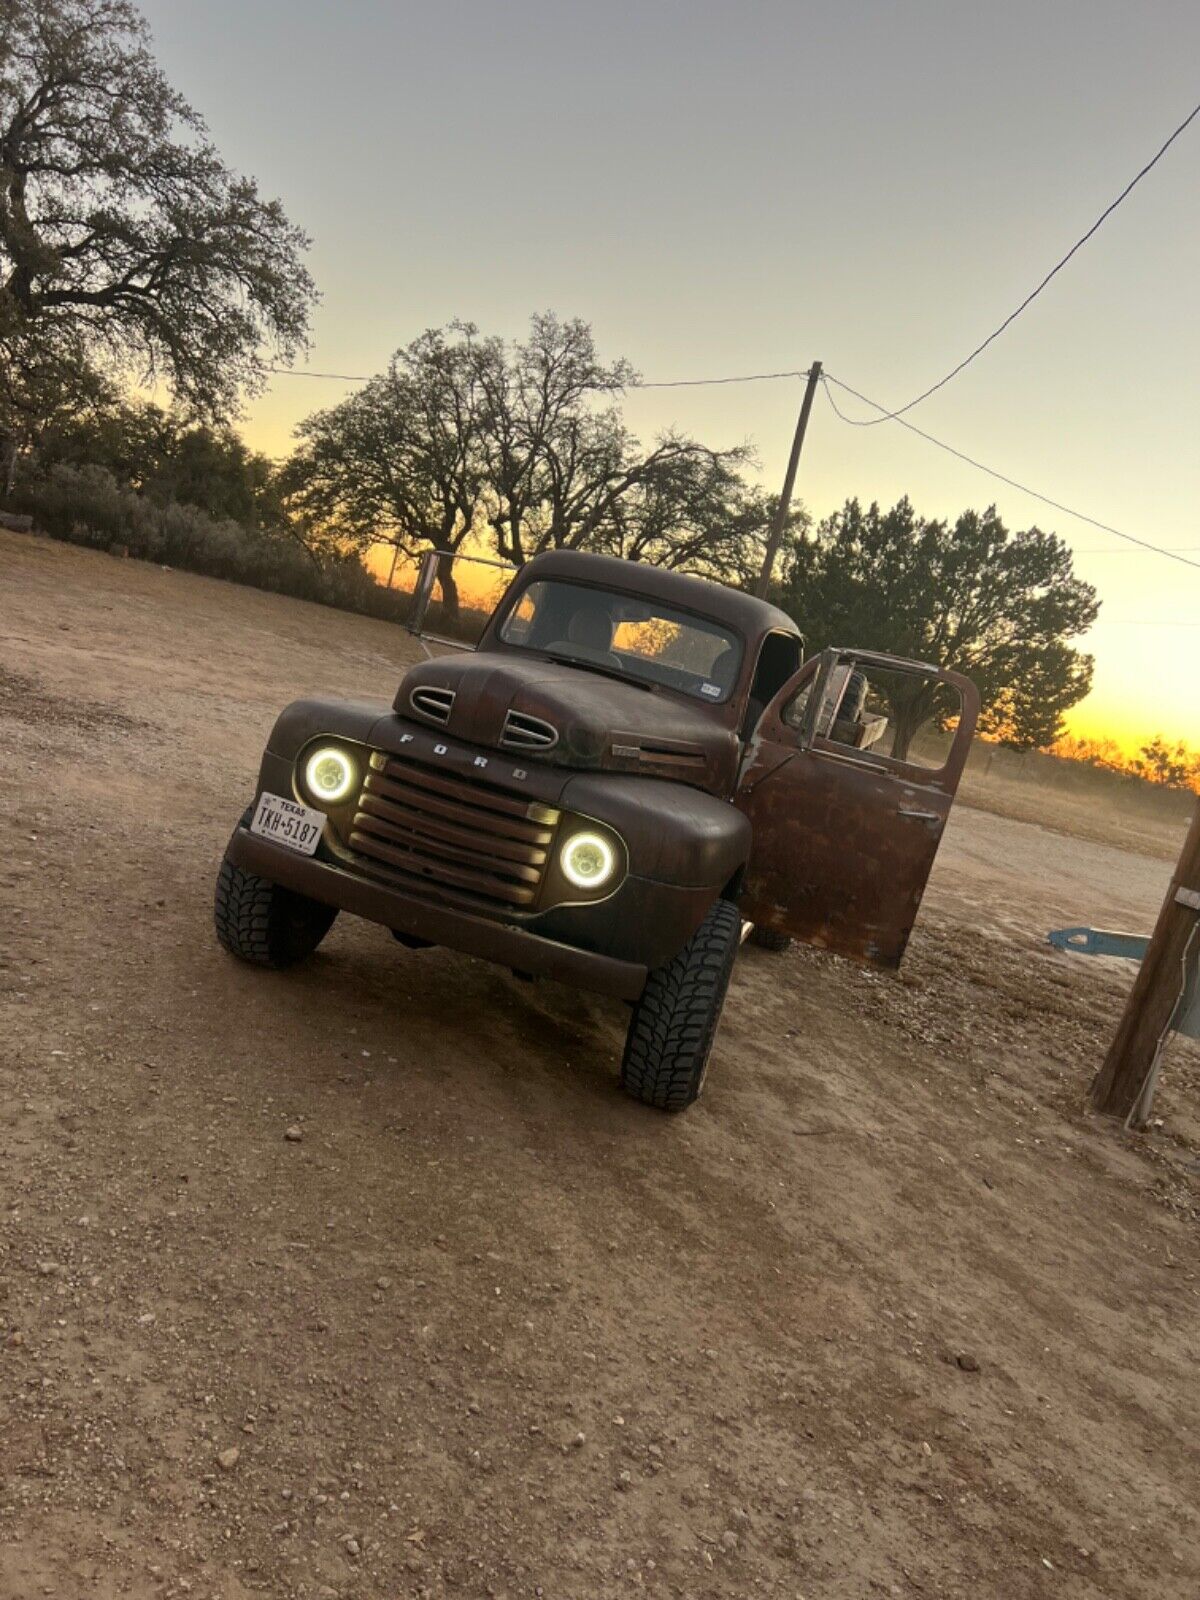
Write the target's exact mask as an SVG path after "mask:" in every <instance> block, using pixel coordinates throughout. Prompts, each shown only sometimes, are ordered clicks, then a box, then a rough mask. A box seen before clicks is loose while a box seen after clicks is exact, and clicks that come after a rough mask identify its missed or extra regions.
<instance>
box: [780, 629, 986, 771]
mask: <svg viewBox="0 0 1200 1600" xmlns="http://www.w3.org/2000/svg"><path fill="white" fill-rule="evenodd" d="M843 665H849V666H850V668H851V670H853V668H854V666H855V665H858V666H862V667H864V668H866V669H867V670H868V671H869V669H870V668H871V667H872V666H874V667H876V668H877V669H879V670H880V671H886V672H901V673H910V674H912V675H913V676H914V677H922V678H929V679H930V680H932V681H934V682H936V683H944V684H946V685H948V686H949V687H951V688H953V689H955V690H956V691H957V692H958V694H959V697H960V700H961V705H962V709H961V711H960V713H959V719H958V726H957V728H956V729H955V730H954V738H953V741H952V742H951V745H950V750H949V753H948V754H947V756H946V760H945V762H944V763H943V764H942V766H940V767H927V766H924V765H922V764H921V763H919V762H913V761H897V760H896V759H895V758H894V757H892V756H887V755H881V754H880V753H879V752H878V751H876V750H873V749H871V748H867V749H865V750H860V749H858V748H856V747H855V746H853V745H846V744H840V743H839V742H838V741H837V740H836V739H829V738H826V737H825V736H824V735H823V734H821V733H820V732H819V731H818V729H817V717H818V715H819V710H820V707H821V704H822V702H823V701H824V699H825V690H826V687H827V686H828V684H829V681H830V678H831V677H832V675H833V673H834V671H835V670H836V669H837V668H838V667H839V666H843ZM809 674H811V675H812V688H811V690H810V691H809V696H808V704H807V705H806V706H805V708H804V717H803V720H802V721H801V723H800V726H799V727H798V728H797V727H796V726H795V725H794V724H793V723H790V722H785V721H784V718H783V711H784V708H785V706H787V705H788V704H789V702H790V701H791V700H794V699H795V697H796V695H797V694H798V693H799V691H800V690H801V689H802V688H803V687H804V679H805V677H806V675H809ZM843 692H844V691H843ZM978 720H979V691H978V689H976V687H975V685H974V684H973V683H972V682H971V680H970V679H969V678H964V677H963V675H962V674H961V673H959V672H951V671H949V670H947V669H944V668H940V667H935V666H933V665H932V664H931V663H930V662H927V661H909V660H906V659H904V658H903V657H901V656H889V655H884V654H883V653H882V652H879V651H873V650H847V649H841V648H838V647H837V646H834V647H831V648H830V649H828V650H822V651H821V653H820V655H817V656H813V657H812V658H811V659H810V660H809V661H807V662H806V663H805V665H804V666H803V667H801V669H800V670H799V672H797V673H796V675H795V677H794V678H792V679H791V680H790V681H789V682H788V683H786V684H785V685H784V686H783V688H782V689H781V690H780V692H779V693H778V694H777V695H776V697H775V699H774V700H773V701H772V702H771V703H770V704H769V705H768V706H767V708H766V710H765V711H764V712H763V714H762V717H761V718H760V719H759V730H760V733H761V735H762V737H763V738H766V739H771V740H773V741H775V742H776V743H779V744H783V745H788V746H790V747H791V748H793V749H795V750H808V751H811V752H812V754H814V755H819V756H825V757H828V758H829V759H830V760H834V761H848V762H850V763H852V764H853V765H855V766H864V767H873V768H875V769H876V770H877V771H879V772H884V773H889V774H891V775H892V776H893V777H896V778H901V779H904V780H906V781H907V782H909V783H914V784H919V785H922V786H930V787H933V788H937V789H941V790H944V791H945V792H946V793H947V794H951V795H952V794H953V793H954V792H955V790H956V789H957V788H958V783H959V779H960V778H961V777H962V773H963V768H964V767H965V766H966V764H967V758H968V756H969V755H970V753H971V741H972V739H973V738H974V735H975V727H976V724H977V722H978Z"/></svg>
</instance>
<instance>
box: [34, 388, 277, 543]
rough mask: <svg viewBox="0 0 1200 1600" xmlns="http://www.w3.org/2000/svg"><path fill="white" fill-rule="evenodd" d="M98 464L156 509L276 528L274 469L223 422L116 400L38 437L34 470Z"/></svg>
mask: <svg viewBox="0 0 1200 1600" xmlns="http://www.w3.org/2000/svg"><path fill="white" fill-rule="evenodd" d="M59 465H66V466H88V465H91V466H98V467H103V468H104V469H105V470H106V471H108V472H109V473H111V474H112V476H113V478H114V479H115V480H116V482H117V483H118V484H121V485H123V486H127V487H129V488H131V489H135V490H137V491H138V493H140V494H144V495H147V496H148V497H149V498H151V499H153V500H155V501H157V502H158V503H159V504H167V503H168V502H170V501H178V502H180V503H182V504H184V505H192V506H198V507H199V508H200V509H201V510H203V511H207V512H208V513H209V514H210V515H211V516H214V517H217V518H222V519H226V520H231V521H234V522H241V523H244V524H247V525H249V526H254V527H260V528H278V527H279V526H280V523H281V521H282V506H281V502H280V495H279V491H278V487H277V482H276V472H275V468H274V464H273V463H272V462H271V461H269V460H268V459H267V458H266V457H265V456H262V455H259V454H257V453H256V452H254V451H252V450H250V449H249V447H248V446H247V445H246V444H245V443H244V441H243V440H242V439H240V438H239V437H238V435H237V434H236V433H235V432H234V431H233V430H232V428H229V427H227V426H224V425H220V424H217V425H214V424H210V423H206V422H197V421H193V420H191V419H189V418H187V417H185V416H182V415H181V414H180V413H179V412H177V411H164V410H163V409H162V407H160V406H156V405H151V404H149V403H145V402H143V403H138V404H128V403H125V402H122V401H119V400H116V399H114V398H112V397H111V396H109V397H106V398H105V400H103V401H101V402H100V403H98V404H95V405H93V406H91V407H88V408H86V409H83V410H75V411H72V412H70V413H69V414H67V415H64V416H59V417H55V418H52V419H51V420H50V421H49V422H48V423H47V424H46V425H44V426H43V427H42V428H41V430H40V432H39V436H38V441H37V447H36V458H35V467H36V471H37V472H38V473H39V474H45V473H47V472H49V471H51V470H53V468H54V467H56V466H59Z"/></svg>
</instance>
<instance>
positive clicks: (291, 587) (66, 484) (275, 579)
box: [14, 465, 411, 622]
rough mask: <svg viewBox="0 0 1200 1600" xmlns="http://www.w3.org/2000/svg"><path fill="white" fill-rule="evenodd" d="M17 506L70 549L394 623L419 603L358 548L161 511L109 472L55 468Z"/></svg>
mask: <svg viewBox="0 0 1200 1600" xmlns="http://www.w3.org/2000/svg"><path fill="white" fill-rule="evenodd" d="M14 504H15V506H16V508H17V509H18V510H21V511H25V512H28V513H29V514H30V515H32V517H33V519H34V523H35V525H36V526H37V527H38V528H40V529H41V530H42V532H44V533H48V534H49V535H50V536H51V538H54V539H63V540H66V541H68V542H69V543H71V544H81V545H87V546H89V547H91V548H92V549H96V550H112V549H114V548H122V547H123V548H124V549H125V550H127V551H128V553H129V554H130V555H131V556H136V557H138V558H139V559H140V560H143V561H155V562H158V563H160V564H161V565H163V566H169V567H181V568H184V569H186V570H187V571H188V572H200V573H204V574H205V575H206V576H207V577H210V578H225V579H227V580H228V581H229V582H230V583H243V584H248V585H249V586H251V587H252V588H255V589H267V590H270V591H271V592H272V593H274V594H288V595H294V596H296V597H297V598H298V599H301V600H313V601H316V602H317V603H318V604H320V605H327V606H336V607H338V608H339V609H341V610H343V611H357V612H361V613H363V614H364V615H366V616H374V617H384V618H387V619H389V620H391V621H395V622H399V621H403V619H404V618H405V617H406V616H407V614H408V610H409V606H410V604H411V600H410V596H408V595H407V594H404V593H401V592H397V591H390V590H388V589H386V588H385V587H384V586H383V585H382V584H380V583H378V582H377V581H376V580H375V578H374V577H373V576H372V575H371V573H370V572H368V571H367V569H366V567H364V566H363V564H362V561H361V560H360V558H359V556H358V555H357V554H356V553H354V552H353V551H347V552H344V553H343V552H336V551H323V552H322V553H321V554H320V555H319V556H317V555H314V554H313V553H312V552H310V551H309V550H307V549H306V548H305V547H304V546H303V545H302V544H300V543H299V541H297V540H295V539H292V538H290V537H289V536H288V535H287V534H286V533H264V532H259V531H258V530H256V529H254V528H247V527H244V526H243V525H242V524H241V523H238V522H232V521H228V520H224V521H223V520H220V519H218V518H216V517H212V516H210V515H209V514H208V513H207V512H205V511H201V510H200V509H199V508H198V507H196V506H191V505H186V504H184V503H182V502H180V501H171V502H168V503H166V504H160V503H158V502H157V501H154V500H149V499H147V498H146V497H145V496H143V495H140V494H138V493H136V491H134V490H132V489H127V488H124V487H122V485H121V484H119V483H118V482H117V481H116V479H115V478H114V477H113V476H112V474H111V473H110V472H108V471H106V469H105V468H103V467H96V466H83V467H73V466H63V465H60V466H56V467H54V468H53V469H52V470H51V471H50V472H49V473H48V474H47V475H46V476H45V477H44V478H41V479H39V480H37V481H36V482H33V483H29V484H27V485H25V486H24V487H23V488H22V490H21V491H20V493H19V494H18V496H17V499H16V501H15V502H14Z"/></svg>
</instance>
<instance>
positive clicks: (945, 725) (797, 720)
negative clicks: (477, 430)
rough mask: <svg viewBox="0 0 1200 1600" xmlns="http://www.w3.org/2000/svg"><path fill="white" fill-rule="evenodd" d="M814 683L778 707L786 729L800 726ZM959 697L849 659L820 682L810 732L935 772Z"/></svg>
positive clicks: (950, 737)
mask: <svg viewBox="0 0 1200 1600" xmlns="http://www.w3.org/2000/svg"><path fill="white" fill-rule="evenodd" d="M814 687H815V682H814V680H810V681H809V682H808V683H806V684H805V685H804V686H803V688H802V689H800V691H799V692H798V693H797V694H796V695H795V696H793V698H792V699H791V701H789V703H788V704H787V705H786V706H785V707H784V710H783V720H784V722H785V723H787V725H788V726H789V727H792V728H796V729H799V728H801V727H803V726H804V723H805V717H806V714H807V711H808V707H809V702H810V700H811V697H812V693H813V690H814ZM961 715H962V697H961V695H960V694H959V692H958V690H957V689H956V688H954V687H953V685H952V684H948V683H941V682H938V681H937V680H936V679H934V678H930V677H928V676H927V675H926V674H924V673H920V672H900V671H896V670H894V669H891V668H884V667H876V666H872V665H867V664H864V663H862V662H859V661H855V660H853V659H849V660H845V661H839V662H838V663H837V664H836V665H835V666H834V668H833V669H832V671H831V672H830V673H829V675H828V677H827V678H826V680H825V684H824V688H823V692H822V695H821V706H820V709H819V711H818V712H817V716H816V722H815V732H816V734H817V736H818V737H819V738H821V739H825V740H828V741H829V743H830V744H835V745H843V746H844V747H845V748H846V749H847V750H848V751H849V750H858V751H862V752H864V753H869V754H870V755H874V756H887V757H890V758H891V759H892V760H893V761H904V762H906V763H907V764H908V765H909V766H914V767H926V768H928V769H929V770H930V771H940V770H941V769H942V768H943V767H944V766H945V765H946V761H947V759H948V757H949V755H950V747H951V745H952V744H953V743H954V733H955V729H956V728H957V726H958V719H959V717H960V716H961Z"/></svg>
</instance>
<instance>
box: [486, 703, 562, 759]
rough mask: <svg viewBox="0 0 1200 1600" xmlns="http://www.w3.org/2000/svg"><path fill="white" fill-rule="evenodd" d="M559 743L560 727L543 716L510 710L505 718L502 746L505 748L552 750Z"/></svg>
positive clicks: (501, 736) (501, 737) (501, 739)
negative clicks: (545, 720)
mask: <svg viewBox="0 0 1200 1600" xmlns="http://www.w3.org/2000/svg"><path fill="white" fill-rule="evenodd" d="M557 743H558V729H557V728H556V727H555V726H554V724H553V723H552V722H543V721H542V719H541V717H531V716H530V715H529V714H528V713H527V712H525V711H510V712H509V713H508V715H507V716H506V717H505V719H504V729H503V732H502V733H501V735H500V746H501V748H502V749H504V750H524V751H534V750H552V749H553V748H554V746H555V745H556V744H557Z"/></svg>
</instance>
